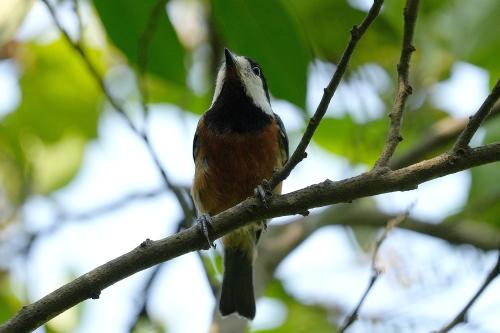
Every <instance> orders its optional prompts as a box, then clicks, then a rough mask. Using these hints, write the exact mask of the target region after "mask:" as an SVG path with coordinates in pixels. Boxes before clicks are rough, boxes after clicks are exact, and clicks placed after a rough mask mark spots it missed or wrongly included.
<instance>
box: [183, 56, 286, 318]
mask: <svg viewBox="0 0 500 333" xmlns="http://www.w3.org/2000/svg"><path fill="white" fill-rule="evenodd" d="M224 52H225V63H224V64H223V65H222V66H221V68H220V69H219V72H218V75H217V82H216V86H215V93H214V97H213V100H212V105H211V106H210V109H209V110H208V111H207V112H205V114H204V115H203V116H202V117H201V118H200V120H199V122H198V127H197V129H196V134H195V136H194V141H193V159H194V162H195V176H194V182H193V187H192V189H191V195H192V197H193V200H194V203H195V205H196V208H197V210H198V213H199V215H201V217H200V218H199V222H201V224H202V228H204V234H205V236H206V237H207V239H208V233H207V230H206V224H205V223H207V222H208V223H209V222H210V218H209V216H213V215H216V214H218V213H220V212H222V211H224V210H226V209H228V208H230V207H232V206H234V205H236V204H238V203H239V202H241V201H243V200H245V199H246V198H248V197H250V196H252V195H254V193H257V194H258V195H260V196H261V197H262V196H263V195H264V196H265V194H263V191H262V187H261V186H260V184H262V182H263V180H265V179H269V178H270V177H271V176H272V174H273V172H274V170H275V169H276V168H280V167H282V166H283V165H284V163H285V162H286V161H287V159H288V138H287V136H286V132H285V128H284V126H283V122H282V121H281V119H280V118H279V117H278V115H277V114H275V113H274V112H273V111H272V109H271V104H270V99H269V92H268V89H267V83H266V79H265V78H264V73H263V72H262V69H261V68H260V66H259V65H258V64H257V63H256V62H255V61H253V60H251V59H250V58H247V57H240V56H233V54H231V52H230V51H229V50H228V49H225V50H224ZM274 192H275V193H280V192H281V184H280V185H278V186H277V187H276V189H274ZM262 198H263V199H265V198H264V197H262ZM264 227H265V221H256V222H255V223H253V224H250V225H249V226H246V227H243V228H240V229H237V230H235V231H233V232H231V233H229V234H227V235H226V236H224V237H223V238H222V244H223V246H224V277H223V280H222V291H221V298H220V304H219V309H220V312H221V314H222V315H224V316H225V315H229V314H231V313H233V312H237V313H238V314H240V315H241V316H243V317H246V318H248V319H253V318H254V317H255V296H254V290H253V268H252V266H253V262H254V260H255V256H256V250H255V247H256V244H257V241H258V239H259V237H260V234H261V232H262V229H263V228H264ZM208 241H209V243H210V244H211V241H210V239H208Z"/></svg>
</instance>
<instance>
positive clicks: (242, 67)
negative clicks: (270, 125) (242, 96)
mask: <svg viewBox="0 0 500 333" xmlns="http://www.w3.org/2000/svg"><path fill="white" fill-rule="evenodd" d="M236 64H237V67H238V73H239V75H240V78H241V80H242V82H243V87H244V88H245V92H246V94H247V96H248V97H250V98H251V99H252V101H253V102H254V104H255V105H256V106H258V107H259V108H260V109H261V110H262V111H264V112H265V113H267V114H269V115H272V114H273V110H272V109H271V104H270V103H269V101H268V100H267V96H266V92H265V90H264V86H263V84H262V80H261V78H260V77H258V76H257V75H255V74H254V73H253V71H252V66H251V64H250V62H249V61H248V60H247V59H246V58H245V57H236Z"/></svg>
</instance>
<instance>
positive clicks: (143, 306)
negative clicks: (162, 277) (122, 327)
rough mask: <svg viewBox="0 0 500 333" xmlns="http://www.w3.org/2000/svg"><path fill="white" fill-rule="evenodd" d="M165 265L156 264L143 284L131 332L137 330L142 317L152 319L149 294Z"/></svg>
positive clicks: (131, 324)
mask: <svg viewBox="0 0 500 333" xmlns="http://www.w3.org/2000/svg"><path fill="white" fill-rule="evenodd" d="M163 266H164V264H162V265H157V266H155V267H154V268H153V270H152V271H151V273H150V274H149V276H148V278H147V280H146V282H144V285H143V286H142V289H141V291H140V295H139V300H138V306H137V309H138V310H137V313H136V315H135V316H134V319H133V320H132V321H131V322H130V327H129V329H128V331H129V332H130V333H133V332H134V331H135V329H136V328H137V325H138V324H139V322H140V320H141V319H143V318H147V319H150V317H149V313H148V308H147V305H148V300H149V296H150V295H151V288H152V286H153V283H154V282H155V280H156V277H157V276H158V273H159V272H160V270H161V269H162V268H163Z"/></svg>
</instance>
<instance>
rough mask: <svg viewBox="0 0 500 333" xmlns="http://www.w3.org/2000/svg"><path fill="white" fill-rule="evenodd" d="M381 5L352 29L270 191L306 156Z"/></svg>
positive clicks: (381, 0) (380, 1) (378, 0)
mask: <svg viewBox="0 0 500 333" xmlns="http://www.w3.org/2000/svg"><path fill="white" fill-rule="evenodd" d="M383 3H384V0H374V1H373V5H372V7H371V8H370V10H369V11H368V14H366V17H365V19H364V20H363V22H361V24H360V25H359V26H354V27H352V29H351V39H350V40H349V44H348V45H347V47H346V49H345V50H344V53H343V54H342V57H341V58H340V61H339V64H338V65H337V69H336V70H335V73H334V74H333V77H332V79H331V80H330V83H328V86H327V87H326V88H325V90H324V92H323V97H322V98H321V101H320V103H319V105H318V107H317V108H316V111H315V112H314V115H313V117H312V118H311V119H310V120H309V124H307V128H306V130H305V132H304V135H303V136H302V139H301V140H300V142H299V145H298V146H297V148H296V149H295V151H294V152H293V154H292V156H291V157H290V159H289V160H288V162H287V163H286V164H285V165H284V166H283V168H282V169H281V170H279V171H278V172H276V173H274V174H273V176H272V177H271V179H270V180H269V181H268V183H267V184H268V187H269V188H270V189H273V188H275V187H276V185H278V184H279V183H281V182H282V181H283V180H285V179H286V178H287V177H288V176H289V175H290V173H291V172H292V170H293V169H294V168H295V166H297V164H299V163H300V162H301V161H302V160H303V159H304V158H305V157H306V156H307V153H306V148H307V146H308V145H309V142H311V139H312V136H313V134H314V132H315V131H316V128H317V127H318V126H319V123H320V122H321V119H322V118H323V116H324V115H325V113H326V110H327V109H328V105H329V104H330V100H331V99H332V97H333V95H334V94H335V91H336V90H337V87H338V86H339V84H340V81H341V80H342V77H343V76H344V73H345V71H346V69H347V66H348V65H349V60H350V59H351V56H352V53H353V52H354V49H355V48H356V44H357V43H358V41H359V40H360V39H361V37H362V36H363V34H364V33H365V32H366V30H367V29H368V27H369V26H370V24H371V23H372V22H373V21H374V20H375V18H376V17H377V16H378V13H379V12H380V8H381V7H382V4H383Z"/></svg>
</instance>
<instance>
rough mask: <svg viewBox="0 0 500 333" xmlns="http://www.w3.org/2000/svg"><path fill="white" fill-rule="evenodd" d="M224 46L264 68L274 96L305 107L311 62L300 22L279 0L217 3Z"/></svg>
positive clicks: (217, 20)
mask: <svg viewBox="0 0 500 333" xmlns="http://www.w3.org/2000/svg"><path fill="white" fill-rule="evenodd" d="M212 5H213V15H214V18H215V26H216V29H217V31H218V32H219V33H220V35H221V36H222V39H223V40H224V43H225V45H226V46H227V47H229V48H230V49H231V50H233V51H235V52H236V53H238V54H241V55H246V56H249V57H251V58H253V59H255V60H256V61H257V62H258V63H259V64H260V65H262V67H263V69H264V70H263V71H264V74H265V76H266V78H267V81H268V85H269V87H270V90H271V93H272V94H273V95H274V96H276V97H277V98H282V99H286V100H288V101H290V102H292V103H294V104H295V105H297V106H299V107H301V108H304V107H305V99H306V84H307V66H308V63H309V61H310V60H311V57H310V54H309V52H308V48H307V44H306V43H305V41H304V39H303V35H302V34H301V32H300V30H299V27H298V25H297V23H296V21H295V20H294V19H293V17H292V16H291V14H290V12H289V11H288V10H287V9H286V8H285V6H283V4H282V3H281V2H280V1H278V0H252V1H250V0H235V1H224V0H213V1H212Z"/></svg>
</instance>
